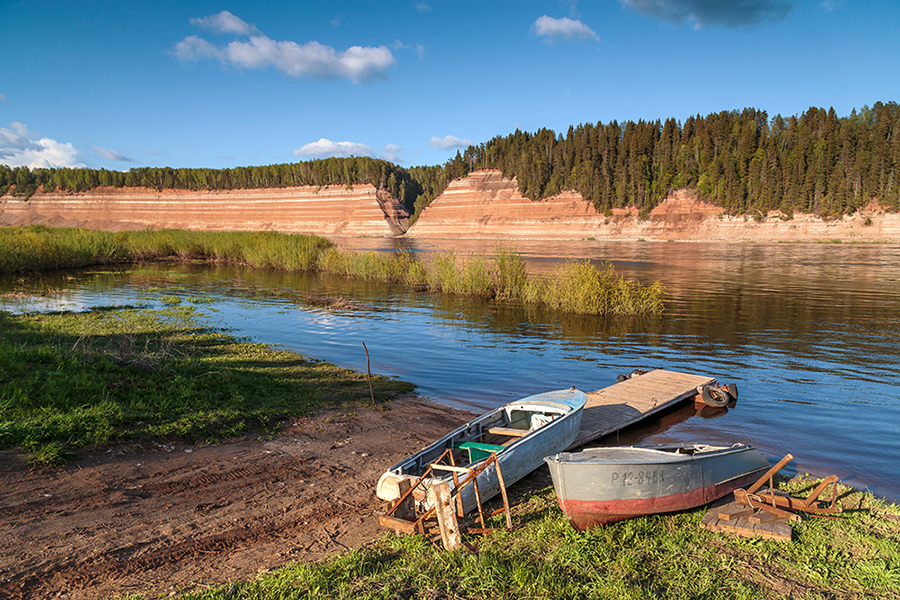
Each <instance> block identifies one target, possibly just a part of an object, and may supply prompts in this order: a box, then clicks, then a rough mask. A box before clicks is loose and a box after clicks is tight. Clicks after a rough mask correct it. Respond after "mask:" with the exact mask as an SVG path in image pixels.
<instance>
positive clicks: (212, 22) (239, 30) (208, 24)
mask: <svg viewBox="0 0 900 600" xmlns="http://www.w3.org/2000/svg"><path fill="white" fill-rule="evenodd" d="M191 25H195V26H197V27H200V28H201V29H209V30H211V31H215V32H216V33H233V34H235V35H254V34H258V33H259V29H257V28H256V26H255V25H251V24H249V23H246V22H244V21H242V20H241V19H239V18H237V17H236V16H234V15H233V14H231V13H230V12H228V11H227V10H223V11H222V12H220V13H219V14H217V15H209V16H208V17H200V18H196V19H191Z"/></svg>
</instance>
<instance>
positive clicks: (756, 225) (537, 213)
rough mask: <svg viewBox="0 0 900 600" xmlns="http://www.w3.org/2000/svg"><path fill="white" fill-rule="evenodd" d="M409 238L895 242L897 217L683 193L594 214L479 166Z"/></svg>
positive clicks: (574, 199)
mask: <svg viewBox="0 0 900 600" xmlns="http://www.w3.org/2000/svg"><path fill="white" fill-rule="evenodd" d="M406 235H407V236H408V237H420V238H454V237H455V238H473V239H494V238H507V239H516V238H518V239H585V238H591V239H608V240H613V239H647V240H670V239H671V240H696V241H816V240H827V241H830V240H842V241H869V242H875V241H900V215H898V214H892V213H885V211H883V210H881V209H879V207H878V206H877V203H873V204H870V206H868V207H867V208H866V209H865V210H861V211H859V212H858V213H856V214H854V215H851V216H845V217H844V218H842V219H823V218H820V217H816V216H813V215H794V216H793V218H790V219H788V218H786V217H785V216H784V215H781V214H780V213H778V212H777V211H773V212H772V213H770V214H768V215H765V216H764V217H763V218H761V219H753V218H750V217H743V216H742V217H731V216H727V215H725V214H724V210H723V209H722V208H721V207H718V206H715V205H712V204H709V203H706V202H703V201H701V200H698V199H697V198H694V197H692V196H691V195H690V194H688V193H687V192H684V191H679V192H676V193H674V194H672V195H671V196H670V197H669V198H666V199H665V200H663V201H662V202H661V203H660V204H659V205H658V206H657V207H656V208H655V209H653V211H652V212H651V213H650V214H649V216H648V217H647V218H646V219H641V218H640V217H639V215H638V213H637V211H636V210H634V209H633V208H631V209H616V210H613V211H612V214H610V215H603V214H601V213H598V212H597V211H596V210H594V208H593V207H592V206H591V205H590V203H589V202H587V201H585V200H584V199H583V198H582V197H581V195H580V194H578V193H577V192H564V193H562V194H560V195H558V196H553V197H551V198H547V199H545V200H540V201H532V200H529V199H528V198H525V197H523V196H522V195H521V194H520V193H519V191H518V187H517V183H516V181H515V180H514V179H506V178H505V177H503V175H502V173H501V172H500V171H493V170H483V171H475V172H473V173H471V174H470V175H469V176H468V177H467V178H465V179H460V180H456V181H454V182H452V183H451V184H450V185H449V186H448V187H447V189H446V190H445V191H444V193H443V194H441V195H440V196H438V197H437V198H435V199H434V201H432V203H431V204H430V205H429V206H428V207H427V208H426V209H425V210H423V211H422V213H421V215H420V216H419V218H418V220H416V222H415V223H414V224H413V226H412V227H410V229H409V231H408V232H407V234H406Z"/></svg>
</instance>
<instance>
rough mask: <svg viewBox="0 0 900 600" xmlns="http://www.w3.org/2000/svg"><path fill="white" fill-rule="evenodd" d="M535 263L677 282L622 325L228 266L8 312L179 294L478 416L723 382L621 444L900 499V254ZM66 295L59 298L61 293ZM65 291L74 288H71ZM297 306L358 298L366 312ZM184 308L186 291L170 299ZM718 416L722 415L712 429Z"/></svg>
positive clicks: (543, 257)
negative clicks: (640, 384)
mask: <svg viewBox="0 0 900 600" xmlns="http://www.w3.org/2000/svg"><path fill="white" fill-rule="evenodd" d="M338 244H339V245H340V246H342V247H347V248H354V249H359V250H370V249H371V250H384V251H390V250H393V249H395V248H398V247H403V248H407V249H409V250H412V251H414V252H421V253H429V252H434V251H443V250H446V249H455V250H456V251H458V252H460V253H463V254H465V253H468V252H488V253H489V252H490V251H491V250H492V248H493V246H494V244H493V242H481V241H453V242H449V241H423V240H405V239H401V240H392V239H378V238H360V239H340V240H338ZM512 245H513V246H514V247H515V248H517V249H518V251H519V253H520V254H522V255H523V256H524V257H525V258H526V260H527V262H528V266H529V269H530V270H532V271H537V272H544V273H548V272H550V270H551V269H552V268H553V266H554V265H555V264H558V263H559V262H561V261H564V260H567V259H588V260H592V261H598V262H600V261H611V262H612V263H613V264H614V265H615V266H616V268H617V269H618V271H619V272H620V273H621V274H623V275H624V276H626V277H629V278H634V279H637V280H640V281H642V282H650V281H654V280H659V281H662V282H663V284H664V285H665V286H666V289H667V291H668V294H669V298H668V301H667V308H666V311H665V313H664V314H663V315H662V316H660V317H655V318H650V319H638V320H626V321H611V320H607V319H604V318H600V317H587V316H575V315H568V314H559V313H554V312H552V311H547V310H542V309H539V308H535V307H523V306H511V305H498V304H494V303H491V302H484V301H478V300H471V299H466V298H455V297H448V296H444V295H441V294H432V293H428V292H421V291H419V292H417V291H412V290H409V289H406V288H403V287H400V286H391V285H384V284H380V283H371V282H364V281H358V280H347V279H344V278H338V277H331V276H310V275H303V274H289V273H281V272H272V271H258V270H252V269H242V268H236V267H227V266H177V265H168V264H165V265H149V266H148V265H142V266H136V267H133V268H128V269H123V270H110V269H89V270H85V271H83V272H77V273H69V274H67V275H66V276H64V277H63V276H39V277H32V278H28V279H26V280H21V279H20V278H16V279H12V278H10V279H6V280H2V281H0V293H2V292H6V291H9V290H12V289H17V290H23V289H25V290H26V291H31V292H40V291H42V290H43V291H46V290H55V291H56V292H54V293H50V294H49V295H47V296H46V297H30V298H9V297H7V298H5V299H4V300H3V304H4V307H5V309H7V310H15V311H20V310H46V309H48V308H49V309H70V310H82V309H86V308H89V307H92V306H107V305H122V304H142V303H143V304H149V305H155V304H161V303H164V302H165V301H166V299H167V297H172V296H177V297H179V298H182V299H183V301H184V302H191V301H196V300H197V299H198V298H199V299H202V300H203V302H198V303H196V304H195V306H197V308H198V309H199V310H200V311H201V312H202V313H204V314H205V315H207V317H208V318H209V320H210V321H211V322H212V323H213V324H215V325H217V326H220V327H225V328H228V329H231V330H232V331H233V332H234V333H235V334H237V335H241V336H247V337H249V338H250V339H252V340H254V341H262V342H266V343H270V344H282V345H283V346H285V347H286V348H289V349H293V350H297V351H299V352H302V353H304V354H306V355H309V356H313V357H316V358H320V359H324V360H327V361H331V362H334V363H337V364H340V365H342V366H346V367H350V368H353V369H357V370H365V368H366V356H365V352H364V350H363V347H362V344H363V343H365V344H366V346H367V347H368V350H369V354H370V357H371V369H372V371H373V372H374V373H378V374H383V375H391V376H396V377H398V378H401V379H404V380H407V381H410V382H412V383H414V384H416V385H417V386H419V392H420V393H421V394H422V395H423V396H426V397H428V398H430V399H432V400H434V401H435V402H439V403H445V404H448V405H450V406H454V407H457V408H463V409H467V410H472V411H476V412H481V411H482V410H484V409H488V408H493V407H495V406H498V405H500V404H502V403H504V402H507V401H509V400H511V399H515V398H517V397H521V396H525V395H529V394H533V393H537V392H541V391H545V390H549V389H558V388H565V387H569V386H571V385H574V386H576V387H578V388H579V389H582V390H584V391H591V390H595V389H599V388H602V387H605V386H607V385H611V384H613V383H615V380H616V376H617V375H618V374H620V373H628V372H630V371H631V370H632V369H634V368H645V369H649V368H661V369H669V370H675V371H685V372H691V373H698V374H703V375H709V376H712V377H716V378H717V379H718V380H719V381H721V382H733V383H736V384H737V385H738V388H739V391H740V397H739V401H738V403H737V406H736V407H735V408H734V409H733V410H729V411H727V412H725V413H724V414H721V413H710V411H702V412H698V411H696V410H695V409H694V408H693V407H685V408H683V409H681V410H678V411H675V412H673V413H671V414H669V415H666V416H665V417H664V418H663V419H661V420H657V421H654V422H652V423H649V424H647V425H646V426H644V427H642V428H641V429H638V430H636V431H632V432H630V433H629V435H627V436H626V437H625V438H623V440H622V441H629V442H633V441H643V442H646V443H661V442H668V441H701V442H708V443H727V444H730V443H733V442H748V443H751V444H753V445H755V446H757V447H758V448H760V450H762V452H763V453H764V454H766V456H767V457H768V458H769V459H770V461H771V462H774V461H776V460H778V459H780V458H781V457H782V456H784V455H785V454H786V453H788V452H790V453H791V454H793V455H794V456H795V459H794V461H793V462H792V463H791V464H790V465H789V467H788V469H786V470H785V471H786V472H787V473H788V474H793V473H800V474H803V473H810V474H812V475H816V476H825V475H829V474H832V473H834V474H837V475H838V477H840V478H841V480H842V481H844V482H845V483H847V484H849V485H853V486H855V487H859V488H862V489H868V490H869V491H871V492H873V493H875V494H876V495H879V496H882V497H885V498H888V499H890V500H892V501H895V502H896V501H900V477H898V476H897V475H896V473H897V471H896V469H897V465H898V464H900V446H898V439H900V436H898V433H900V394H898V389H900V247H897V246H888V245H851V244H750V243H746V244H745V243H740V244H708V243H691V242H640V241H639V242H601V241H577V242H575V241H573V242H557V241H547V242H522V241H517V242H515V243H513V244H512ZM60 290H61V291H60ZM57 292H58V293H57ZM298 294H299V295H310V296H331V297H338V296H340V297H344V298H347V299H349V300H352V301H354V302H355V303H357V304H358V306H357V308H355V309H330V308H322V307H315V306H311V305H309V304H308V303H306V302H303V301H300V300H298V297H299V296H298ZM169 300H170V301H171V298H169ZM711 417H714V418H711ZM411 450H414V449H411Z"/></svg>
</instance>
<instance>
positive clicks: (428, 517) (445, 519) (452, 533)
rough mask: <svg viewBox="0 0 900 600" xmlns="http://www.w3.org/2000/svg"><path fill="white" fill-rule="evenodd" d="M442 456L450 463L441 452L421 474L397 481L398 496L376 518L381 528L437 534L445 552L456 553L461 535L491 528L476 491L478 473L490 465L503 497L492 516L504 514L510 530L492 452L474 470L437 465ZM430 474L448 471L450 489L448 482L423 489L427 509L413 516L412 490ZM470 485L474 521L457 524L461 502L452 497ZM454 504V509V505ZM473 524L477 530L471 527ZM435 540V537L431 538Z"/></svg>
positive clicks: (500, 477) (503, 486)
mask: <svg viewBox="0 0 900 600" xmlns="http://www.w3.org/2000/svg"><path fill="white" fill-rule="evenodd" d="M445 457H449V460H450V462H451V463H452V462H453V455H452V453H450V451H449V450H447V451H445V452H444V453H443V454H441V456H440V457H439V458H438V459H437V460H436V461H434V462H433V463H431V464H430V465H429V466H428V469H426V470H425V473H424V474H423V475H422V476H421V477H418V478H416V479H415V480H402V481H401V482H400V497H399V498H398V499H397V500H394V501H393V502H391V504H390V506H389V508H388V510H387V512H386V513H385V514H384V515H382V516H381V517H379V519H378V522H379V523H380V524H381V525H382V526H383V527H389V528H391V529H393V530H395V531H399V532H402V533H418V534H420V535H421V534H426V533H428V534H439V536H438V537H439V538H440V540H441V543H442V544H443V546H444V549H445V550H456V549H458V548H460V547H464V546H465V544H464V543H463V541H462V538H461V533H463V532H466V533H490V532H492V531H495V529H491V528H488V527H487V526H486V525H485V521H484V510H483V508H482V506H481V494H480V493H479V490H478V479H477V478H478V474H479V473H481V472H482V471H484V470H485V469H487V468H488V467H489V466H491V465H494V468H495V469H496V471H497V479H498V481H499V483H500V495H501V497H502V498H503V508H501V509H498V510H496V511H494V512H493V513H492V514H491V516H493V515H494V514H499V513H501V512H505V513H506V528H507V529H509V530H511V529H512V516H511V515H510V511H509V498H508V497H507V495H506V484H505V483H504V481H503V473H502V472H501V470H500V463H499V461H498V460H497V454H496V452H491V453H490V456H489V457H488V458H487V459H485V460H484V461H483V462H482V463H481V464H480V465H478V466H477V467H475V468H469V467H458V466H456V465H454V464H449V465H445V464H441V461H442V460H444V458H445ZM434 471H450V472H452V474H453V487H452V488H451V485H450V482H449V481H442V482H434V483H432V485H431V486H430V487H429V488H428V490H427V497H428V504H430V505H431V508H430V509H428V510H427V511H425V512H424V513H422V514H416V510H415V502H414V501H413V495H412V494H413V490H415V489H416V488H417V487H419V486H420V485H422V486H424V483H423V482H424V481H425V479H426V478H427V477H428V476H429V475H430V474H431V473H432V472H434ZM460 474H465V475H466V476H465V478H464V479H463V480H462V481H459V477H458V475H460ZM470 484H471V485H472V486H473V487H474V490H475V498H476V504H477V505H478V518H477V521H472V522H469V523H466V524H464V525H462V526H460V525H459V521H458V519H457V516H459V517H462V516H463V515H462V514H459V515H457V512H460V513H461V508H462V503H461V502H455V501H454V497H456V499H457V500H458V499H459V493H460V491H461V490H462V489H463V488H464V487H465V486H467V485H470ZM454 504H456V506H454ZM432 519H434V520H436V521H437V527H434V523H433V521H432ZM475 522H477V523H478V524H479V525H481V526H480V527H471V525H473V524H474V523H475ZM435 539H437V538H435Z"/></svg>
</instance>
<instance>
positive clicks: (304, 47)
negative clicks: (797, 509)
mask: <svg viewBox="0 0 900 600" xmlns="http://www.w3.org/2000/svg"><path fill="white" fill-rule="evenodd" d="M226 12H227V11H226ZM222 14H223V13H219V15H215V16H214V17H204V18H203V19H200V20H197V19H192V20H191V22H192V23H193V22H194V21H204V22H205V19H213V18H215V19H218V18H219V17H221V15H222ZM228 15H230V16H232V17H234V15H231V13H228ZM234 18H235V19H237V17H234ZM237 21H240V19H237ZM240 23H243V21H240ZM244 25H246V23H244ZM248 27H252V26H248ZM236 28H237V27H236V26H235V27H233V28H232V29H236ZM254 30H255V28H254ZM232 33H234V31H232ZM171 53H172V54H173V55H174V56H175V57H176V58H177V59H178V60H181V61H198V60H203V59H213V60H218V61H219V62H221V63H222V64H223V65H226V66H231V67H235V68H238V69H265V68H267V67H272V68H274V69H276V70H278V71H281V72H282V73H285V74H287V75H289V76H291V77H294V78H297V79H300V78H307V79H317V80H328V79H349V80H351V81H353V82H354V83H363V82H366V81H371V80H374V79H387V70H388V68H389V67H390V66H392V65H393V64H394V63H395V62H396V61H395V60H394V55H393V54H392V53H391V51H390V50H389V49H388V48H387V47H386V46H377V47H376V46H351V47H350V48H348V49H347V50H344V51H343V52H338V51H336V50H335V49H334V48H332V47H330V46H325V45H323V44H320V43H319V42H315V41H312V42H307V43H305V44H298V43H297V42H292V41H281V42H279V41H276V40H273V39H271V38H269V37H267V36H265V35H263V34H261V33H259V34H250V39H249V40H247V41H241V40H234V41H232V42H230V43H229V44H227V45H226V46H217V45H215V44H212V43H210V42H209V41H207V40H205V39H203V38H200V37H197V36H195V35H192V36H188V37H186V38H184V39H183V40H181V41H180V42H178V43H176V44H175V46H174V47H173V48H172V50H171Z"/></svg>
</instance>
